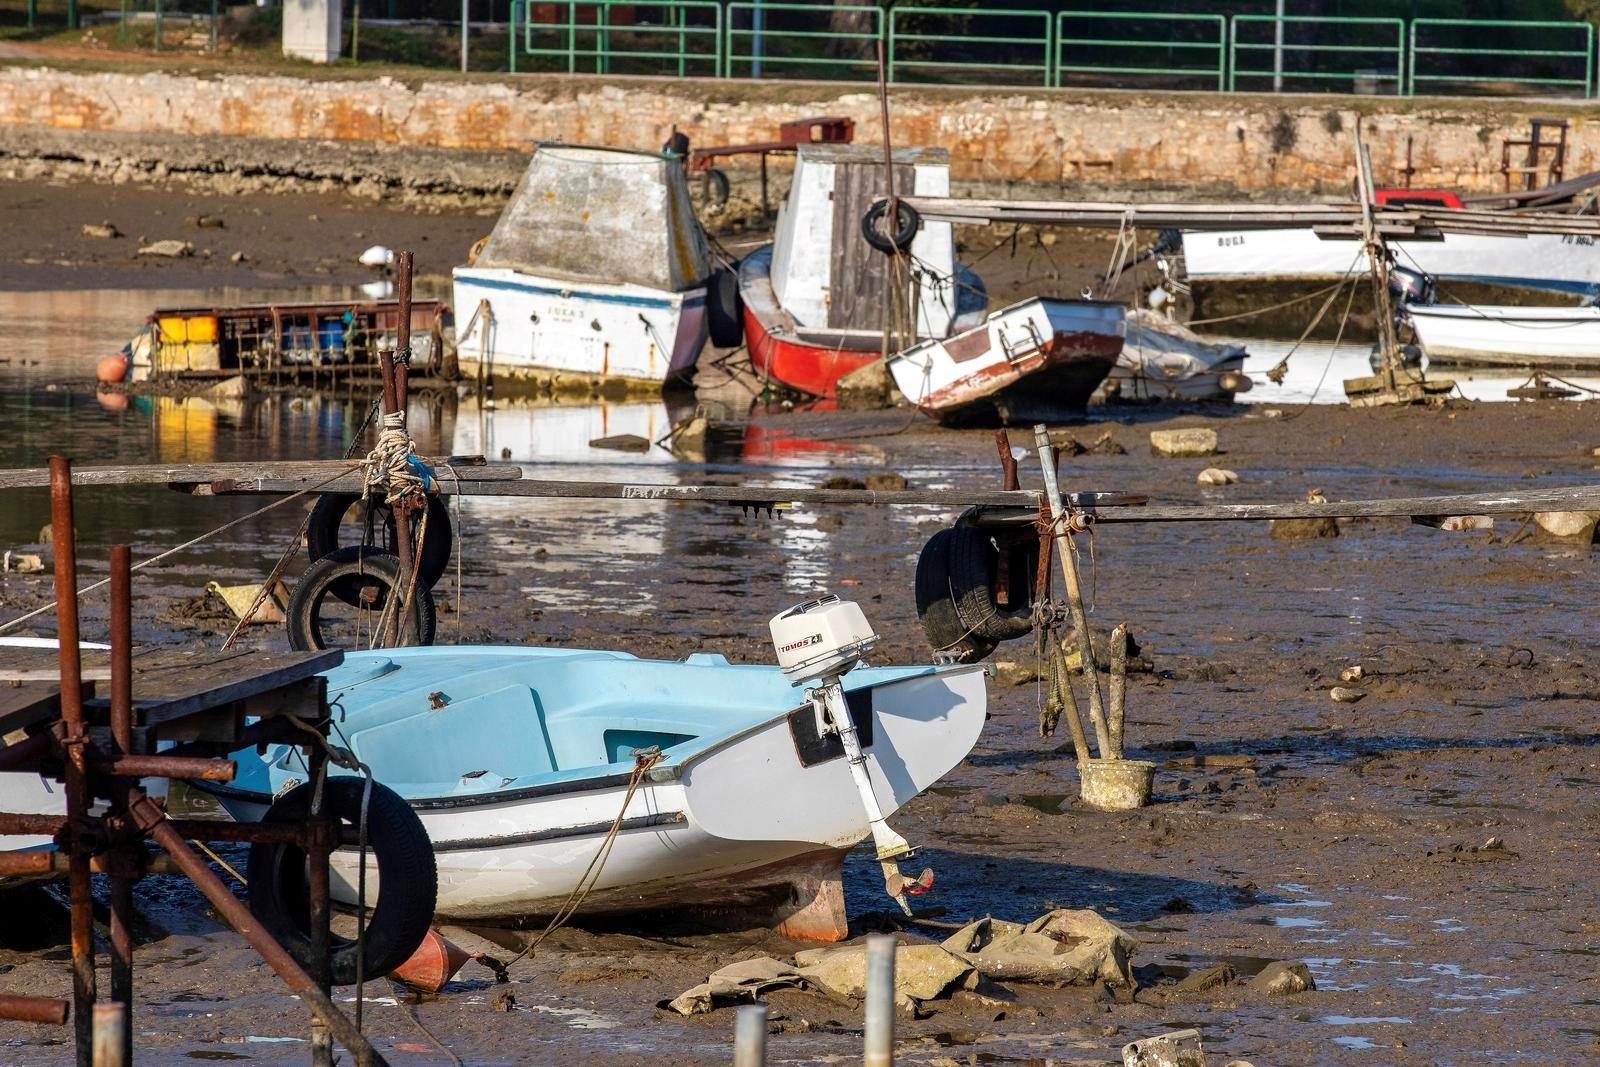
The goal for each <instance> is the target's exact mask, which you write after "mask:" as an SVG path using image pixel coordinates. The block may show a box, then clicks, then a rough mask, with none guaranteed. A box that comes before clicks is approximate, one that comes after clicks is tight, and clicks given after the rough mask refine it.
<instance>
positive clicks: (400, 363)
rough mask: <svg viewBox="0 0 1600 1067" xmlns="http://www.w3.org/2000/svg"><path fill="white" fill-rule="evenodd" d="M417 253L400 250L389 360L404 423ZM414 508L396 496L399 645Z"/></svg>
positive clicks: (394, 626)
mask: <svg viewBox="0 0 1600 1067" xmlns="http://www.w3.org/2000/svg"><path fill="white" fill-rule="evenodd" d="M414 258H415V257H414V256H413V255H412V254H411V253H410V252H401V253H399V255H398V256H397V267H398V270H397V272H396V275H397V276H396V279H395V290H396V296H397V297H398V298H399V304H400V310H399V316H400V319H399V321H398V322H397V323H396V324H395V353H394V355H393V357H391V359H390V362H389V374H388V379H389V381H388V385H387V386H386V388H387V389H389V390H390V391H391V395H390V397H389V398H390V399H391V400H392V401H393V403H392V404H391V405H390V407H389V410H390V411H391V412H399V414H400V421H401V425H402V426H404V424H405V419H406V404H407V403H408V401H409V400H410V392H411V277H412V265H413V261H414ZM413 510H414V509H413V508H412V506H411V502H410V501H409V500H408V499H401V500H397V501H396V502H395V504H394V549H395V555H396V556H398V557H399V559H400V566H399V572H400V584H399V585H397V587H396V588H395V589H394V590H393V591H392V592H391V593H390V596H391V597H392V598H393V601H394V611H393V619H392V621H391V623H390V626H391V630H390V632H391V633H392V634H393V644H395V645H398V644H400V642H401V639H402V638H403V637H404V635H405V629H406V620H405V618H404V617H403V616H402V613H401V612H402V608H403V607H404V605H405V593H404V590H403V589H402V588H401V586H406V585H409V584H410V583H409V581H408V579H409V577H410V575H411V564H412V552H413V546H412V542H411V513H412V511H413Z"/></svg>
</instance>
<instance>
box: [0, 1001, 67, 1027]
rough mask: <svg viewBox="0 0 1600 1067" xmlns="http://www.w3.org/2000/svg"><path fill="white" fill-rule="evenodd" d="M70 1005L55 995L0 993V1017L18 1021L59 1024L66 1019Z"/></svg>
mask: <svg viewBox="0 0 1600 1067" xmlns="http://www.w3.org/2000/svg"><path fill="white" fill-rule="evenodd" d="M70 1011H71V1006H70V1005H69V1004H68V1003H67V1002H66V1001H64V1000H61V999H59V998H57V997H17V996H5V995H0V1019H9V1020H11V1021H12V1022H18V1023H46V1024H48V1025H50V1026H60V1025H62V1024H63V1023H65V1022H66V1021H67V1015H68V1014H69V1013H70Z"/></svg>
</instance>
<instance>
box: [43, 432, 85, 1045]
mask: <svg viewBox="0 0 1600 1067" xmlns="http://www.w3.org/2000/svg"><path fill="white" fill-rule="evenodd" d="M50 530H51V539H52V542H53V544H54V546H55V557H56V570H55V594H56V645H57V648H58V649H59V653H58V655H59V659H60V663H61V721H62V725H63V727H64V736H63V738H62V744H63V746H64V747H65V749H66V756H67V759H66V774H65V777H66V786H67V788H66V794H67V818H68V820H70V821H71V822H74V823H77V822H79V821H80V820H83V819H87V818H88V816H89V769H88V766H87V760H86V759H85V757H86V755H87V753H86V752H85V751H84V749H85V747H86V745H85V740H86V739H85V737H84V726H83V674H82V670H81V667H82V664H81V661H80V659H79V656H78V560H77V548H76V530H75V528H74V524H73V515H72V463H71V461H70V460H68V459H67V458H66V457H64V456H51V457H50ZM68 845H69V849H70V856H71V860H70V867H69V877H70V879H71V884H70V889H69V897H70V899H71V902H72V1001H73V1007H74V1017H73V1020H72V1021H73V1028H74V1036H75V1038H76V1043H77V1051H78V1056H77V1061H78V1064H79V1067H88V1065H89V1055H90V1052H91V1050H92V1048H93V1042H94V1024H93V1018H92V1008H93V1006H94V995H95V988H94V985H95V977H94V887H93V885H92V883H91V881H90V874H89V853H88V851H87V850H86V848H85V846H84V845H83V844H82V843H81V842H79V841H77V840H70V841H69V842H68Z"/></svg>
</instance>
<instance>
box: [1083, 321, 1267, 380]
mask: <svg viewBox="0 0 1600 1067" xmlns="http://www.w3.org/2000/svg"><path fill="white" fill-rule="evenodd" d="M1249 354H1250V353H1249V351H1248V350H1247V349H1246V348H1245V347H1244V346H1243V345H1240V344H1231V343H1225V342H1224V343H1217V342H1212V341H1207V340H1206V339H1205V338H1204V337H1201V336H1200V335H1199V334H1197V333H1195V332H1194V331H1193V330H1191V329H1189V328H1188V327H1186V326H1180V325H1179V324H1178V323H1175V322H1173V321H1171V320H1170V319H1168V318H1167V317H1166V316H1165V315H1161V314H1159V313H1157V312H1154V311H1149V310H1146V309H1144V308H1134V309H1133V310H1131V311H1129V312H1128V338H1127V341H1126V342H1124V344H1123V346H1122V355H1120V356H1118V357H1117V365H1116V366H1115V367H1113V368H1112V369H1111V374H1110V375H1109V376H1108V377H1107V378H1106V383H1105V388H1104V390H1102V391H1103V393H1104V395H1105V397H1106V399H1108V400H1232V399H1233V398H1234V397H1235V396H1237V395H1238V394H1239V393H1244V392H1249V390H1250V387H1251V384H1252V383H1251V381H1250V376H1249V375H1248V374H1246V373H1245V372H1244V361H1245V359H1246V357H1248V356H1249Z"/></svg>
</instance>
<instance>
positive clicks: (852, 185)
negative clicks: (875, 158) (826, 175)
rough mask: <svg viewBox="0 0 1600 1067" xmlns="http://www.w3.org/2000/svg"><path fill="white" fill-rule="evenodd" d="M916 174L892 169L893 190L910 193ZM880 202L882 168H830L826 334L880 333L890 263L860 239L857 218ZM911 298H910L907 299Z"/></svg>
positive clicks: (913, 170) (864, 164)
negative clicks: (828, 331) (830, 241)
mask: <svg viewBox="0 0 1600 1067" xmlns="http://www.w3.org/2000/svg"><path fill="white" fill-rule="evenodd" d="M915 182H916V168H914V167H909V166H905V165H903V164H902V165H899V166H896V167H895V168H894V185H895V188H896V189H910V188H912V187H913V186H914V184H915ZM883 196H884V187H883V164H882V163H877V162H859V163H858V162H852V163H842V162H841V163H837V164H835V165H834V168H833V244H832V246H831V255H832V259H831V260H830V261H829V264H828V321H827V326H828V327H829V328H830V329H837V330H880V331H881V330H882V329H883V309H884V307H885V306H886V301H887V300H888V299H889V262H890V260H889V257H888V256H886V255H884V254H883V253H882V252H879V251H878V250H877V249H875V248H873V247H872V246H871V245H869V244H867V242H866V240H865V238H863V237H862V236H861V217H862V216H863V215H865V214H866V213H867V209H868V208H870V207H871V206H872V204H873V201H875V200H881V199H883ZM908 295H909V294H908Z"/></svg>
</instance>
